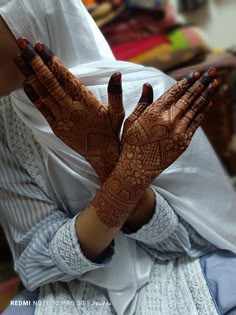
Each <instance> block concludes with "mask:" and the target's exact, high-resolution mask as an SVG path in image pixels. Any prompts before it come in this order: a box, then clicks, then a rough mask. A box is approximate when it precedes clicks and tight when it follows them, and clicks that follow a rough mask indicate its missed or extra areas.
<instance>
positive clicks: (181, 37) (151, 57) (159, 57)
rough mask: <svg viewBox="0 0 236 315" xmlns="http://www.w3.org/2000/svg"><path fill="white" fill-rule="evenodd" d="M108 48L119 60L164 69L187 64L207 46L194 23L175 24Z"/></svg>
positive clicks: (207, 48)
mask: <svg viewBox="0 0 236 315" xmlns="http://www.w3.org/2000/svg"><path fill="white" fill-rule="evenodd" d="M111 48H112V51H113V53H114V55H115V57H116V58H117V59H119V60H127V61H131V62H135V63H140V64H144V65H149V66H154V67H157V68H159V69H161V70H163V71H167V70H171V69H174V68H176V67H178V66H179V65H183V64H184V65H186V64H188V62H189V61H190V60H193V59H194V60H195V61H196V59H197V61H199V58H203V57H204V56H205V53H206V52H207V51H208V50H209V46H208V44H207V42H206V41H205V40H204V37H203V36H202V34H201V31H200V29H198V28H197V27H183V28H176V29H174V30H172V31H169V32H167V34H166V35H157V36H150V37H148V38H145V40H143V39H140V40H136V41H132V42H129V43H123V44H119V45H113V46H111ZM200 60H201V59H200Z"/></svg>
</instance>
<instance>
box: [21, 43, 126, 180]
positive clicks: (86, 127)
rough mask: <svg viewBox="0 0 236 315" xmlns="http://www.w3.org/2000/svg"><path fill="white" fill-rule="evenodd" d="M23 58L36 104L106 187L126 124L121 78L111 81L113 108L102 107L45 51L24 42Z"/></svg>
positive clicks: (28, 91)
mask: <svg viewBox="0 0 236 315" xmlns="http://www.w3.org/2000/svg"><path fill="white" fill-rule="evenodd" d="M18 45H19V47H20V48H21V51H22V55H21V56H19V57H17V58H16V59H15V63H16V65H17V66H18V68H19V69H20V71H21V72H22V73H23V75H24V76H25V78H26V80H25V85H24V89H25V92H26V94H27V95H28V97H29V98H30V100H31V101H32V102H33V103H34V104H35V106H36V107H37V108H38V110H39V111H40V112H41V113H42V114H43V116H44V117H45V118H46V120H47V121H48V123H49V125H50V126H51V128H52V130H53V132H54V133H55V135H56V136H58V137H59V138H60V139H61V140H62V141H63V142H64V143H66V144H67V145H68V146H70V147H71V148H72V149H73V150H75V151H76V152H78V153H79V154H81V155H82V156H83V157H84V158H85V159H86V160H87V161H88V162H89V163H90V164H91V166H92V167H93V168H94V170H95V171H96V173H97V174H98V176H99V178H100V179H101V181H102V182H103V181H104V180H105V179H106V178H107V176H108V175H109V174H110V173H111V171H112V170H113V168H114V166H115V165H116V162H117V161H118V159H119V154H120V146H119V133H120V127H121V124H122V122H123V119H124V115H125V113H124V108H123V103H122V98H121V95H122V90H121V74H120V73H115V74H113V75H112V76H111V79H110V82H109V85H108V96H109V98H108V106H104V105H103V104H101V103H100V102H99V101H98V99H97V98H96V97H95V95H93V94H92V93H91V92H90V91H89V90H88V89H87V88H86V87H85V86H84V85H83V84H82V83H81V82H80V81H79V80H78V79H77V78H76V77H74V76H73V75H72V74H71V73H70V72H69V70H68V69H67V68H66V67H65V66H64V65H63V64H62V63H61V62H60V60H59V59H58V58H57V57H56V56H55V55H54V54H53V53H52V52H51V51H50V50H49V49H48V48H47V47H46V46H45V45H42V44H37V45H36V46H35V48H34V47H33V46H32V45H31V44H30V43H29V42H28V41H27V40H25V39H23V38H21V39H19V40H18Z"/></svg>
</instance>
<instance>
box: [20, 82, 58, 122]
mask: <svg viewBox="0 0 236 315" xmlns="http://www.w3.org/2000/svg"><path fill="white" fill-rule="evenodd" d="M24 91H25V93H26V95H27V97H28V98H29V99H30V100H31V102H32V103H33V104H34V105H35V107H36V108H37V109H38V110H39V111H40V112H41V114H42V115H43V116H44V118H45V119H46V120H47V121H48V123H49V125H51V124H52V122H53V121H54V116H53V113H52V112H51V111H50V109H49V108H48V107H47V106H45V104H44V103H43V102H42V101H41V99H40V97H39V96H38V94H37V93H36V92H35V91H34V89H33V88H32V86H30V85H28V84H25V85H24Z"/></svg>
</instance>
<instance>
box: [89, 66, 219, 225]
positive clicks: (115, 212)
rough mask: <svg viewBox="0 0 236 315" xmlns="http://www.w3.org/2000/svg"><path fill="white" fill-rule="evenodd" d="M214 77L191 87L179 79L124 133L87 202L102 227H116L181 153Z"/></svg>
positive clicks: (201, 112)
mask: <svg viewBox="0 0 236 315" xmlns="http://www.w3.org/2000/svg"><path fill="white" fill-rule="evenodd" d="M213 72H214V73H213ZM214 76H215V71H208V72H207V73H205V74H204V75H203V76H202V77H201V78H200V79H199V80H197V77H195V81H196V83H194V82H193V81H192V82H190V83H188V80H186V79H185V80H184V81H183V84H182V83H181V82H180V83H178V84H176V85H175V86H174V87H173V88H172V89H170V90H169V93H170V96H168V95H167V94H168V92H167V93H165V94H164V95H163V96H162V97H160V98H159V99H158V100H157V101H156V102H154V103H153V104H151V105H149V106H148V107H147V108H146V109H145V110H144V112H143V113H142V114H141V115H140V116H139V117H138V118H137V120H136V121H135V122H134V123H133V124H132V126H131V127H130V128H129V129H128V131H127V133H126V135H125V137H124V144H123V148H122V152H121V155H120V159H119V161H118V163H117V165H116V167H115V169H114V171H113V173H112V174H111V176H110V177H109V178H108V180H107V181H106V182H105V184H104V185H103V186H102V189H101V191H100V192H99V193H98V194H97V195H96V197H95V198H94V199H93V200H92V205H93V206H94V207H95V208H96V209H97V214H98V216H99V218H100V219H101V220H102V222H104V224H106V225H107V226H108V227H115V226H116V227H118V226H122V225H123V224H124V222H125V221H126V219H127V218H128V217H129V215H130V214H131V213H132V211H133V210H134V208H135V205H136V204H137V202H138V201H139V199H140V196H142V195H143V193H144V191H145V189H146V188H147V187H149V185H150V184H151V183H152V182H153V180H154V179H155V178H156V177H157V176H158V175H159V174H160V173H161V172H163V171H164V170H165V169H166V168H167V167H168V166H170V165H171V164H172V163H173V162H174V161H175V160H176V159H177V158H178V157H179V156H180V155H181V154H182V153H183V152H184V151H185V150H186V149H187V147H188V146H189V144H190V142H191V139H192V137H193V135H194V133H195V131H196V129H197V128H198V127H199V124H200V122H201V121H202V120H203V119H204V117H205V113H206V112H207V111H208V110H209V108H210V107H211V106H212V105H211V104H209V101H208V98H209V97H210V95H211V94H212V93H213V92H214V90H215V88H216V86H217V83H216V81H215V80H214ZM210 82H213V83H211V84H210ZM214 82H215V83H214ZM193 83H194V84H193ZM209 84H210V85H209ZM190 88H191V93H190V92H189V89H190ZM175 91H176V93H174V92H175ZM186 94H187V95H188V97H189V98H191V97H192V101H191V103H190V102H189V101H188V97H187V96H186ZM179 95H182V96H181V97H180V99H179ZM193 95H194V97H193ZM170 100H172V104H170ZM182 100H185V101H186V102H182ZM204 100H205V101H204ZM186 104H187V105H186ZM176 105H177V106H176ZM193 113H194V114H193ZM189 115H192V116H191V121H190V120H189ZM185 117H188V119H186V118H185Z"/></svg>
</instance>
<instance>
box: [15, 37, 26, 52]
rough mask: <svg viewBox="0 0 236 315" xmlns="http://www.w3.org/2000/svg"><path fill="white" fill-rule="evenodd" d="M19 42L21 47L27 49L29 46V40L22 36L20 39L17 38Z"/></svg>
mask: <svg viewBox="0 0 236 315" xmlns="http://www.w3.org/2000/svg"><path fill="white" fill-rule="evenodd" d="M17 43H18V45H19V47H20V48H22V49H25V48H26V47H27V45H28V43H29V42H28V41H27V39H26V38H24V37H21V38H19V39H18V40H17Z"/></svg>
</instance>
